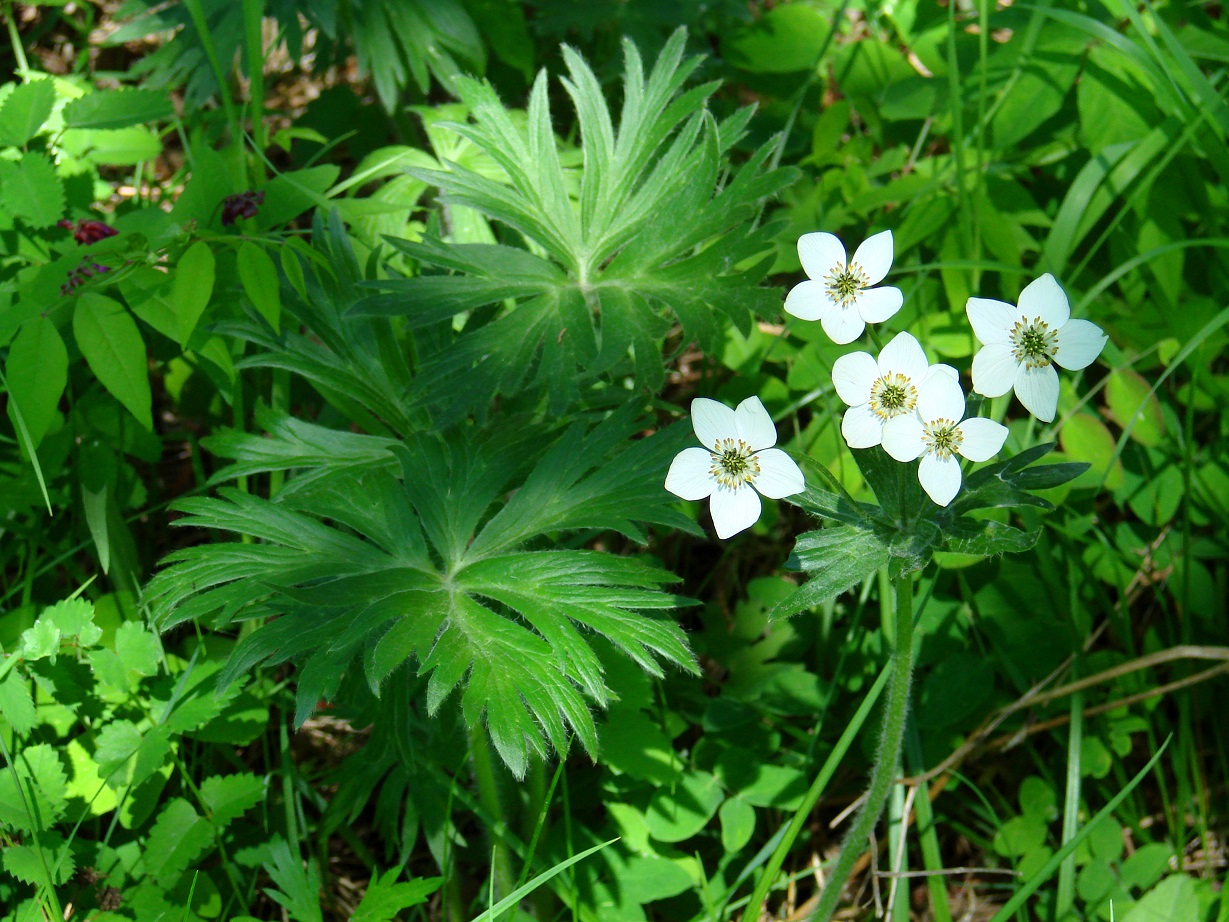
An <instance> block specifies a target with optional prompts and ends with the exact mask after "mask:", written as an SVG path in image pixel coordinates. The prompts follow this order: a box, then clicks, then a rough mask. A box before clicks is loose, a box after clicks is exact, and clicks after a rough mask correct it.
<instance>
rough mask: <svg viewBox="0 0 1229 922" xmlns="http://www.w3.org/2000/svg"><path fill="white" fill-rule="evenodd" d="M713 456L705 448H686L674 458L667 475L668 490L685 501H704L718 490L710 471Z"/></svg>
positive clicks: (715, 479)
mask: <svg viewBox="0 0 1229 922" xmlns="http://www.w3.org/2000/svg"><path fill="white" fill-rule="evenodd" d="M712 466H713V456H712V455H711V454H709V453H708V451H706V450H705V449H703V448H685V449H683V450H682V451H680V452H679V453H678V454H677V455H675V456H674V460H673V461H672V462H671V463H670V472H669V473H668V474H666V489H667V490H669V491H670V492H671V493H673V494H674V495H675V496H681V497H682V498H683V499H704V498H705V497H707V496H709V495H710V494H711V493H712V492H713V491H714V490H715V489H717V478H716V477H714V476H713V475H712V474H710V473H709V471H710V470H711V469H712Z"/></svg>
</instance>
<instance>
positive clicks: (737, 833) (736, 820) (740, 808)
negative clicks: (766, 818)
mask: <svg viewBox="0 0 1229 922" xmlns="http://www.w3.org/2000/svg"><path fill="white" fill-rule="evenodd" d="M717 815H718V817H719V818H720V819H721V847H722V849H723V850H724V851H725V853H726V854H727V855H736V854H738V853H739V852H740V851H742V849H743V846H745V845H746V844H747V843H748V842H750V841H751V836H752V835H754V834H755V808H754V807H752V806H751V805H750V804H749V803H747V802H746V801H744V800H739V799H738V798H737V797H731V798H729V799H728V800H726V801H725V803H723V804H722V805H721V809H720V810H718V811H717Z"/></svg>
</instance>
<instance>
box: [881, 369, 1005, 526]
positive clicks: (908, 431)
mask: <svg viewBox="0 0 1229 922" xmlns="http://www.w3.org/2000/svg"><path fill="white" fill-rule="evenodd" d="M963 416H964V391H962V390H961V389H960V382H959V381H957V380H956V379H954V378H952V377H951V376H950V375H947V374H932V375H931V376H930V377H929V378H927V379H926V380H925V381H924V382H923V383H922V386H921V387H920V388H919V389H918V395H917V412H915V413H908V414H904V415H901V416H895V417H893V418H892V419H889V420H888V421H887V422H886V423H884V426H883V450H884V451H886V452H887V453H888V454H889V455H891V456H892V457H893V458H895V459H896V460H897V461H912V460H914V459H915V458H917V457H919V456H921V458H922V463H921V464H920V465H919V466H918V480H920V481H921V483H922V489H923V490H925V491H926V493H927V494H928V495H929V496H930V498H931V499H933V500H934V501H935V502H936V503H938V504H939V505H940V506H946V505H947V504H948V503H950V502H951V501H952V499H953V498H954V497H955V496H956V494H957V493H958V492H960V481H961V474H960V462H959V461H958V460H956V458H955V455H957V454H959V455H962V456H964V457H965V458H968V459H969V460H970V461H988V460H989V459H990V458H993V457H994V456H995V455H996V454H998V453H999V449H1001V448H1002V447H1003V443H1004V442H1005V441H1006V440H1007V427H1006V426H1004V425H1001V424H1000V423H996V422H995V421H994V420H992V419H984V418H981V417H974V418H972V419H966V420H964V422H961V418H962V417H963Z"/></svg>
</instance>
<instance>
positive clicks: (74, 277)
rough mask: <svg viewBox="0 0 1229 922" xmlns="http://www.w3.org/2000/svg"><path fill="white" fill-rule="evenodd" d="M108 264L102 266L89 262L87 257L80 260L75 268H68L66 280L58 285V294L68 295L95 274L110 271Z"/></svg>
mask: <svg viewBox="0 0 1229 922" xmlns="http://www.w3.org/2000/svg"><path fill="white" fill-rule="evenodd" d="M110 271H111V267H110V266H104V265H102V264H101V263H96V262H90V261H89V260H88V259H86V260H82V261H81V264H80V265H79V266H77V267H76V268H75V269H70V270H69V272H68V275H67V277H66V279H67V280H66V281H65V282H64V284H63V285H61V286H60V294H62V295H64V296H68V295H70V294H72V293H73V292H74V291H76V290H77V289H78V288H80V287H81V286H82V285H84V284H85V283H86V282H88V281H89V280H90V279H91V278H93V277H94V276H96V275H101V274H102V273H104V272H110Z"/></svg>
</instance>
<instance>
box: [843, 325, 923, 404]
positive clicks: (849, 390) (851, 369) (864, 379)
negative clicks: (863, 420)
mask: <svg viewBox="0 0 1229 922" xmlns="http://www.w3.org/2000/svg"><path fill="white" fill-rule="evenodd" d="M902 335H907V334H902ZM880 367H881V366H880V365H878V364H877V363H876V362H875V360H874V359H873V358H872V357H871V354H870V353H869V352H847V353H846V354H845V355H842V356H841V357H840V358H839V359H837V360H836V361H835V362H833V363H832V386H833V387H835V388H836V393H837V396H838V397H840V398H841V399H842V400H843V401H845V403H846V404H847V405H848V406H851V407H856V406H858V405H859V404H863V403H866V402H867V401H869V400H870V399H871V385H873V384H874V383H875V379H876V378H878V377H879V369H880Z"/></svg>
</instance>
